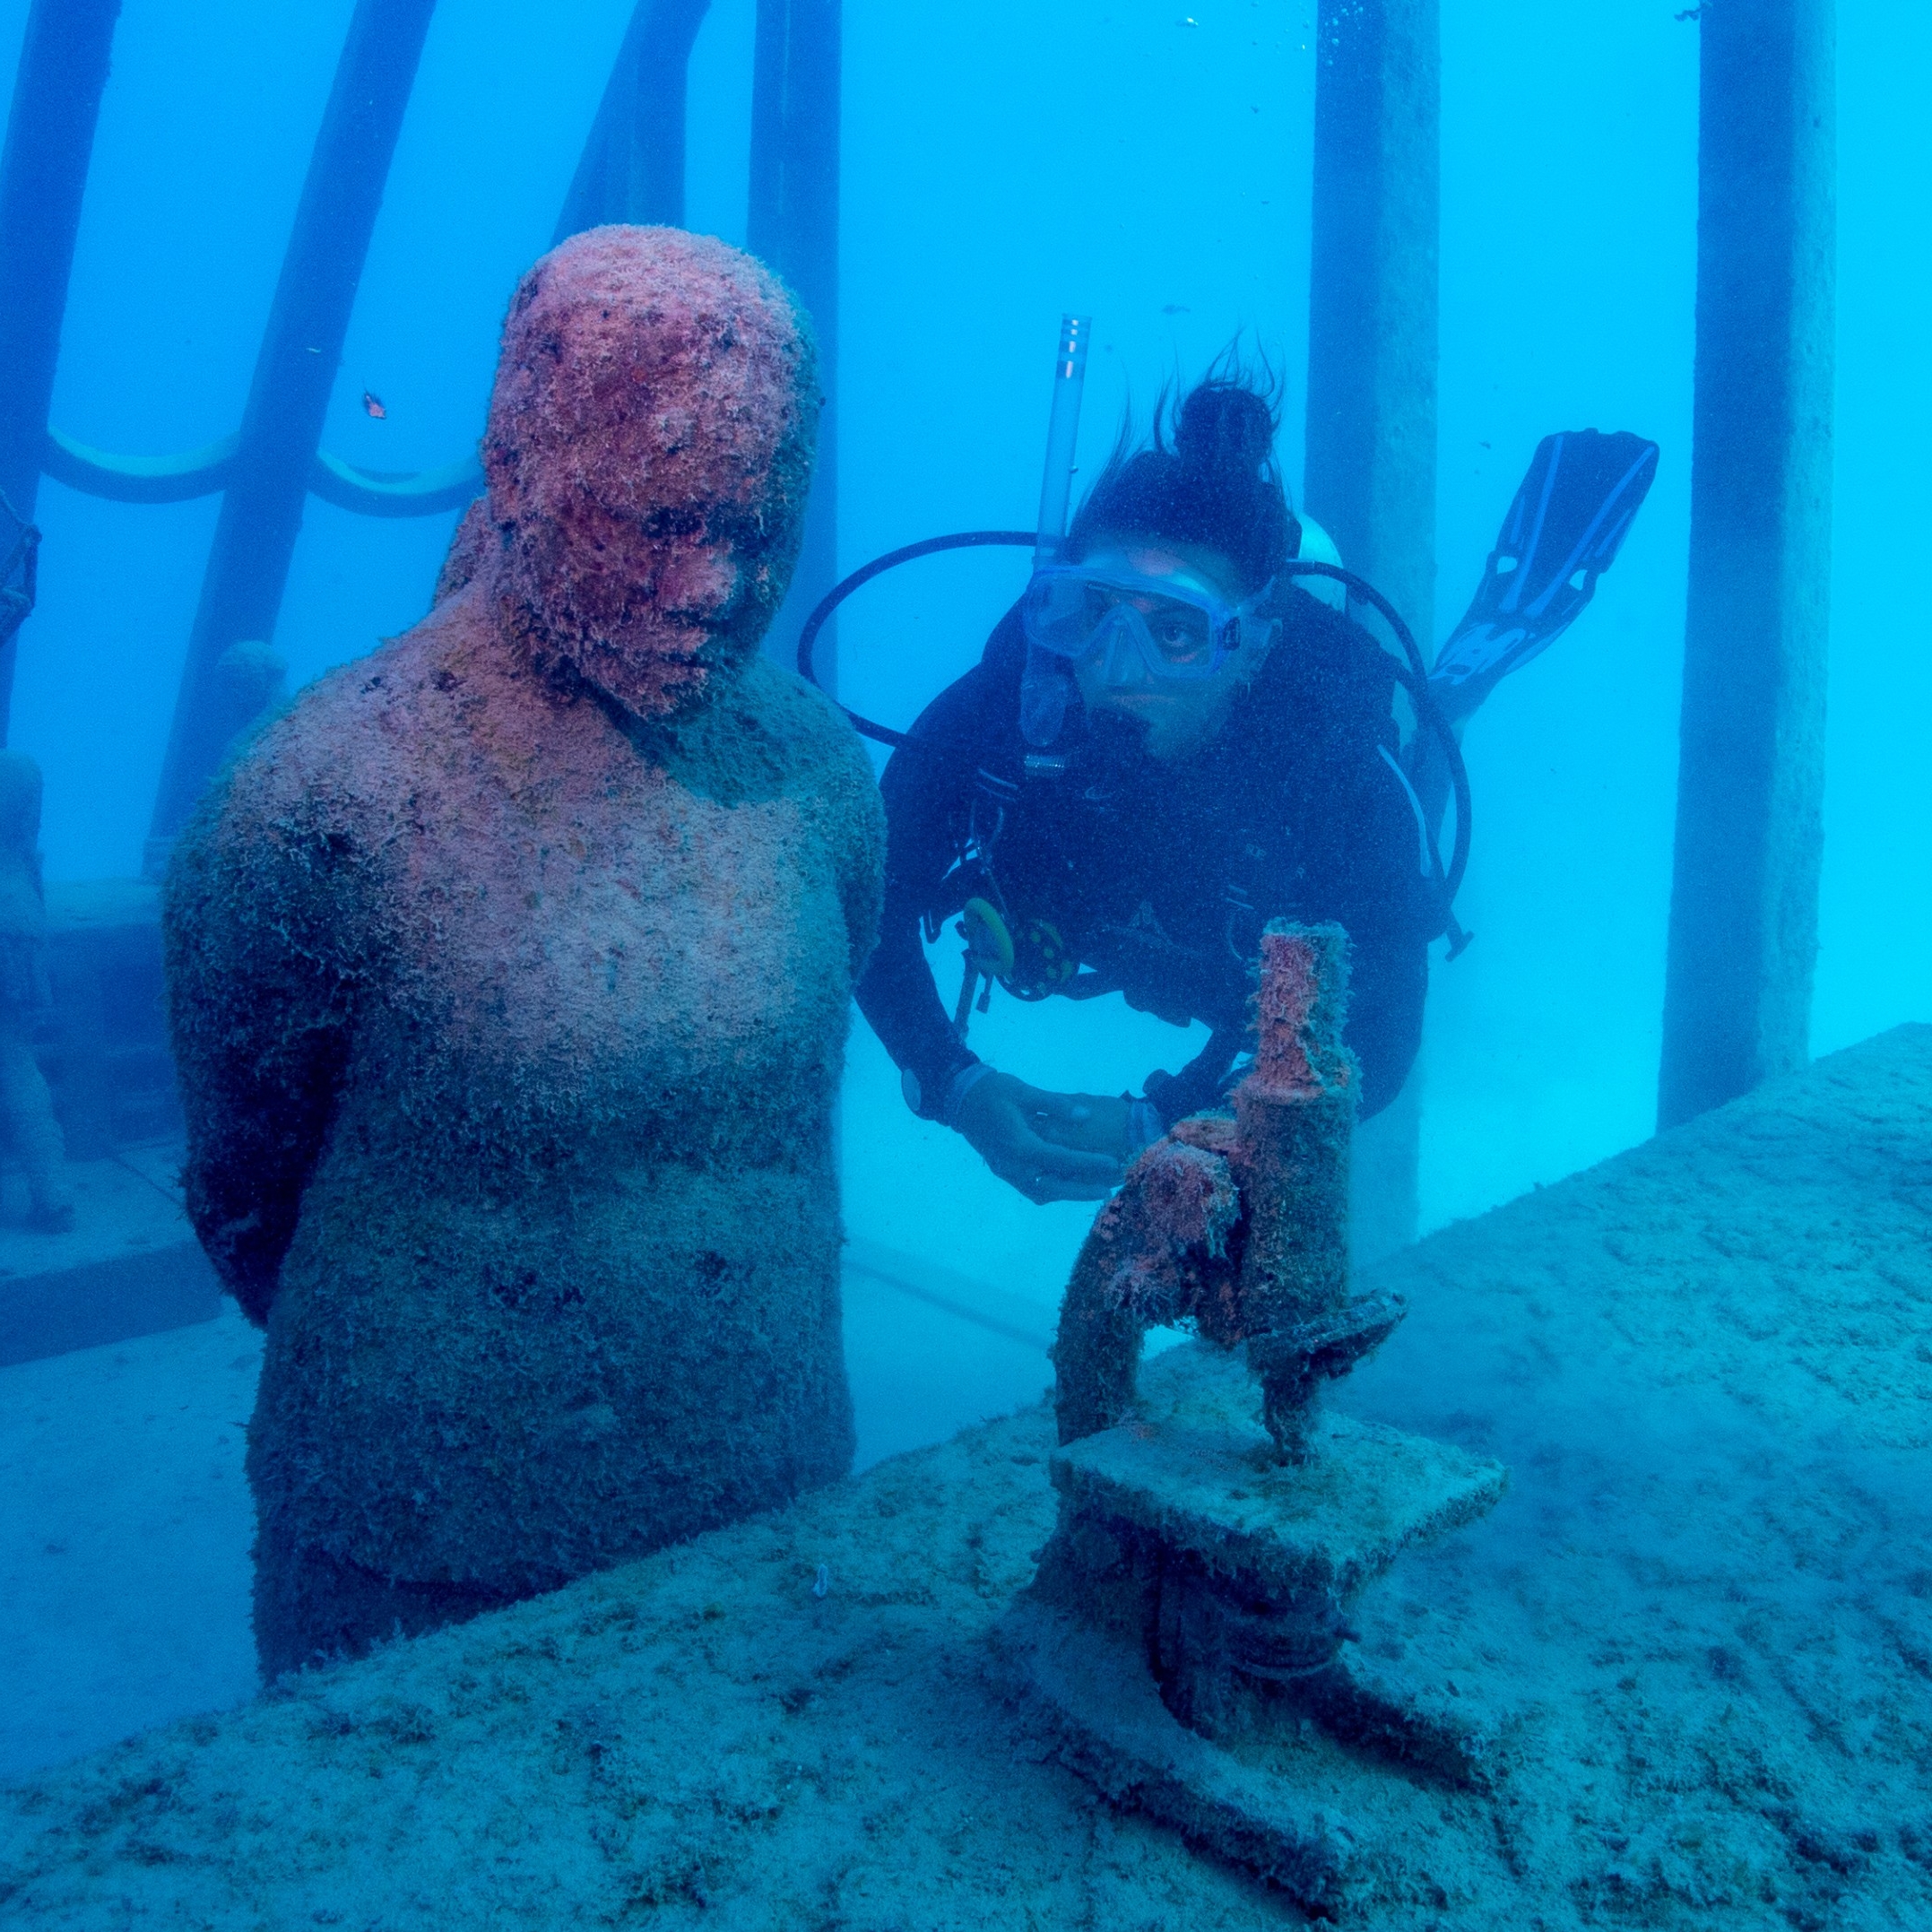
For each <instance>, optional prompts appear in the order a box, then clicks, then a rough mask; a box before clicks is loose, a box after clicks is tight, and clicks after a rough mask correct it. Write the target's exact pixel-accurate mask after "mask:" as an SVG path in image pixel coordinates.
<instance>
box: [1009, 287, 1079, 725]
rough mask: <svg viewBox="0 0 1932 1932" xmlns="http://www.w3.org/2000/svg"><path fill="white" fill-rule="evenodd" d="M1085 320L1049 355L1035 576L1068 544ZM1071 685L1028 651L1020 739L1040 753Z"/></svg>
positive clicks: (1073, 322) (1069, 320) (1064, 333)
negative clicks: (1048, 399) (1048, 403)
mask: <svg viewBox="0 0 1932 1932" xmlns="http://www.w3.org/2000/svg"><path fill="white" fill-rule="evenodd" d="M1092 326H1093V322H1092V318H1091V317H1090V316H1061V318H1060V345H1059V347H1058V348H1057V349H1056V350H1055V351H1054V352H1053V410H1052V412H1051V413H1050V414H1049V415H1048V417H1047V419H1046V472H1045V474H1044V475H1043V476H1042V478H1041V479H1040V523H1039V533H1038V534H1037V536H1036V537H1035V540H1034V546H1033V567H1034V569H1035V572H1036V573H1037V572H1039V571H1042V570H1045V569H1048V568H1050V567H1052V566H1053V564H1055V563H1057V562H1058V561H1059V559H1060V550H1061V545H1062V544H1063V543H1064V542H1065V541H1067V508H1068V506H1069V504H1070V503H1071V501H1072V500H1073V457H1074V452H1075V448H1076V446H1077V445H1078V443H1079V434H1080V398H1081V396H1082V394H1084V393H1085V391H1086V388H1087V331H1088V330H1089V329H1090V328H1091V327H1092ZM1072 695H1073V680H1072V678H1071V676H1070V673H1069V671H1068V668H1067V666H1066V664H1065V663H1063V662H1062V661H1061V660H1060V659H1058V658H1055V657H1053V656H1052V655H1051V654H1048V653H1046V652H1044V651H1040V650H1036V649H1035V647H1034V645H1031V644H1030V643H1029V644H1028V645H1027V668H1026V670H1025V671H1022V672H1021V674H1020V680H1019V735H1020V736H1021V737H1022V738H1024V739H1025V740H1026V741H1027V743H1028V744H1029V745H1032V746H1034V747H1035V749H1038V748H1039V747H1041V746H1044V745H1050V744H1052V743H1053V741H1054V740H1055V739H1056V738H1058V737H1059V736H1060V733H1061V727H1062V726H1063V725H1064V724H1065V723H1066V722H1067V701H1068V699H1069V698H1070V697H1072Z"/></svg>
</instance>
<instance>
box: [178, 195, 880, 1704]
mask: <svg viewBox="0 0 1932 1932" xmlns="http://www.w3.org/2000/svg"><path fill="white" fill-rule="evenodd" d="M818 410H819V391H818V384H817V379H816V375H815V368H814V354H813V349H812V344H811V341H810V335H809V334H808V333H807V330H806V326H805V325H804V323H803V322H802V320H801V316H800V314H799V312H798V310H797V309H796V308H795V307H794V305H793V302H792V300H791V299H790V297H789V296H788V295H787V294H786V292H785V290H784V288H783V286H782V285H781V284H780V283H779V282H776V281H775V279H774V278H773V277H772V276H771V275H770V274H768V273H767V272H766V271H765V270H764V269H763V268H761V267H760V266H759V265H758V264H757V263H755V262H753V261H752V260H750V259H749V257H748V256H743V255H741V254H739V253H738V252H737V251H736V250H734V249H732V248H728V247H724V246H723V245H722V244H720V243H718V242H715V241H710V240H706V239H704V238H699V237H697V236H692V235H689V234H685V233H682V232H680V231H678V230H670V229H639V228H605V229H599V230H593V231H591V232H590V233H588V234H585V235H580V236H577V237H576V238H574V239H572V240H570V241H567V242H566V243H564V244H563V245H562V246H561V247H559V248H557V249H556V250H554V251H553V252H552V253H551V254H550V255H549V256H545V258H544V259H543V260H542V261H541V262H540V263H539V264H537V266H536V267H535V268H534V269H533V270H532V271H531V273H529V274H528V275H527V276H526V277H525V278H524V282H523V283H522V285H521V286H520V287H519V288H518V290H517V291H516V295H515V300H514V301H513V303H512V305H511V309H510V314H509V318H508V321H507V324H506V326H505V331H504V339H503V351H502V357H501V360H500V361H499V363H498V370H497V378H496V386H495V391H494V394H493V395H492V398H491V403H490V410H489V427H488V431H487V435H486V438H485V443H484V452H483V454H484V468H485V472H486V475H487V478H488V482H489V497H488V499H487V505H486V507H485V508H483V509H482V510H481V511H478V512H476V513H475V514H474V515H472V518H471V520H470V521H469V522H468V524H466V525H465V531H466V538H467V541H469V542H470V545H471V550H472V554H471V555H470V556H469V558H468V559H467V563H466V567H465V571H464V581H463V582H462V583H461V585H459V586H456V587H454V588H451V589H450V590H449V593H448V594H447V595H446V596H445V597H444V599H443V601H441V602H439V603H438V605H437V606H436V608H435V609H434V610H433V611H432V612H431V614H430V615H429V617H428V618H426V619H424V620H423V621H422V622H421V623H420V624H419V625H418V626H417V627H416V628H414V629H413V630H412V631H410V632H409V633H407V634H406V635H405V636H403V637H400V638H398V639H396V640H394V642H393V643H390V644H388V645H385V646H384V647H383V648H382V649H380V650H378V651H377V653H376V654H374V655H373V656H370V657H366V658H364V659H362V660H360V662H358V663H353V664H351V665H348V666H346V667H344V668H342V669H341V670H339V671H335V672H334V673H333V674H332V675H330V676H328V677H325V678H324V679H322V680H319V681H318V682H317V683H316V684H314V685H312V686H310V687H309V688H308V689H307V690H306V691H305V692H304V693H303V694H302V695H301V696H300V697H299V698H298V699H297V700H296V701H295V703H294V705H293V706H292V707H291V708H290V710H289V711H288V712H287V713H286V714H285V715H283V716H282V717H281V718H279V719H277V720H276V721H275V722H274V723H272V724H270V725H269V726H268V728H267V729H266V730H265V731H264V732H263V734H262V735H261V737H260V738H259V739H258V740H257V741H256V743H255V745H254V746H253V747H252V748H251V749H249V751H248V752H247V754H246V755H245V756H244V757H243V758H241V759H240V761H239V762H238V764H237V765H236V766H235V767H233V768H232V770H231V771H230V773H229V774H228V775H227V776H226V777H225V778H224V779H223V780H222V781H221V783H220V784H218V786H217V788H216V790H215V792H214V793H213V794H212V796H211V797H210V799H209V800H208V801H207V802H206V803H205V804H204V807H203V809H202V810H201V812H200V814H199V816H198V817H197V819H195V822H194V824H193V825H192V826H191V827H190V828H189V829H188V831H187V832H186V834H185V835H184V836H183V838H182V840H181V842H180V845H179V846H178V850H177V853H176V854H175V859H174V864H173V869H172V871H171V873H170V875H169V882H168V889H167V897H166V906H165V914H164V920H165V932H166V942H167V951H168V968H169V1001H170V1014H171V1024H172V1027H173V1033H174V1039H175V1044H176V1050H177V1053H178V1059H179V1063H180V1070H181V1081H182V1089H183V1097H184V1101H185V1104H186V1112H187V1119H188V1126H189V1154H188V1164H187V1173H186V1185H187V1191H188V1201H189V1208H190V1211H191V1213H192V1214H193V1217H194V1220H195V1227H196V1229H197V1231H198V1232H199V1234H200V1235H201V1239H202V1242H203V1243H204V1246H205V1247H206V1249H207V1251H208V1252H209V1254H210V1255H211V1257H212V1259H213V1261H214V1263H215V1265H216V1267H217V1269H219V1270H220V1272H221V1277H222V1278H223V1280H224V1281H225V1283H226V1284H227V1286H228V1287H229V1288H230V1290H231V1291H232V1293H233V1294H234V1295H235V1296H236V1297H237V1299H238V1301H239V1302H240V1304H241V1305H242V1307H243V1309H244V1310H245V1311H246V1312H247V1313H248V1314H249V1315H250V1316H251V1317H252V1318H253V1319H254V1320H255V1321H257V1322H259V1323H261V1324H263V1325H264V1327H265V1328H266V1330H267V1354H266V1359H265V1363H264V1370H263V1376H262V1383H261V1391H260V1396H259V1399H258V1403H257V1407H256V1416H255V1420H254V1423H253V1425H252V1427H251V1430H250V1434H249V1449H248V1472H249V1478H250V1481H251V1483H252V1485H253V1486H254V1490H255V1495H256V1504H257V1512H258V1521H259V1532H258V1542H257V1546H256V1606H255V1607H256V1640H257V1646H258V1650H259V1653H260V1657H261V1660H262V1664H263V1668H264V1671H265V1672H266V1673H267V1674H269V1675H270V1676H274V1675H277V1674H279V1673H280V1672H282V1671H283V1670H286V1669H289V1668H295V1667H299V1666H302V1665H305V1664H307V1663H309V1662H310V1661H312V1660H316V1659H325V1658H331V1657H335V1656H341V1655H352V1654H355V1653H357V1652H359V1651H361V1650H366V1649H367V1648H368V1646H369V1645H370V1644H372V1643H374V1642H378V1641H380V1640H382V1639H384V1638H386V1637H387V1636H390V1635H391V1634H394V1633H413V1632H417V1631H420V1630H424V1629H428V1628H430V1627H433V1626H435V1625H438V1624H446V1623H449V1622H454V1621H455V1620H457V1619H459V1618H462V1617H464V1616H469V1615H472V1614H473V1613H475V1612H476V1611H478V1610H481V1609H482V1608H485V1607H489V1606H491V1605H495V1604H500V1603H504V1602H507V1601H509V1600H511V1599H513V1598H518V1597H522V1596H525V1595H528V1594H530V1593H532V1592H534V1591H538V1590H546V1589H550V1588H552V1587H555V1586H556V1585H559V1584H561V1583H562V1582H564V1581H567V1579H569V1578H572V1577H575V1576H577V1575H579V1574H581V1573H583V1572H585V1571H588V1570H592V1569H595V1568H597V1567H599V1566H602V1565H604V1564H610V1563H612V1562H615V1561H618V1560H619V1559H622V1558H625V1557H629V1556H635V1555H640V1554H642V1553H644V1552H645V1551H648V1550H650V1549H652V1548H654V1547H656V1546H660V1545H663V1544H664V1543H667V1542H670V1541H671V1540H673V1539H676V1538H683V1537H688V1536H690V1535H692V1534H694V1533H695V1532H697V1531H699V1530H703V1529H708V1528H710V1527H712V1526H713V1525H715V1524H719V1523H723V1522H728V1521H730V1520H733V1519H734V1518H738V1517H741V1516H743V1515H745V1514H747V1513H749V1512H752V1511H756V1510H759V1509H763V1508H767V1507H769V1506H771V1505H774V1504H776V1503H781V1502H783V1501H784V1500H785V1499H786V1498H787V1497H789V1496H791V1495H793V1494H794V1493H796V1492H797V1491H798V1490H800V1489H801V1488H802V1487H804V1486H808V1485H811V1484H817V1483H823V1482H826V1481H827V1480H830V1479H832V1478H834V1477H837V1476H839V1475H840V1474H842V1473H843V1472H844V1471H845V1468H847V1467H848V1465H849V1462H850V1458H851V1453H852V1447H853V1433H852V1417H851V1404H850V1399H849V1396H848V1394H847V1391H846V1386H845V1368H844V1363H843V1358H842V1353H841V1346H840V1329H839V1270H838V1257H839V1241H840V1230H839V1219H838V1200H837V1183H836V1174H835V1170H834V1165H833V1154H832V1141H831V1109H832V1102H833V1096H834V1093H835V1089H836V1082H837V1079H838V1075H839V1070H840V1065H841V1061H842V1058H843V1054H844V1045H845V1032H846V1025H847V1015H848V1012H849V1009H850V1001H851V992H852V985H853V977H854V975H855V974H856V973H857V971H858V970H859V968H860V967H861V966H862V964H863V962H864V959H865V957H866V955H867V953H868V951H869V949H870V948H871V943H872V938H873V932H874V927H875V923H876V918H877V912H878V902H879V873H880V866H881V846H882V838H883V833H882V827H881V819H880V811H879V803H878V799H877V793H876V791H875V789H874V786H873V783H872V778H871V768H870V767H869V765H868V763H867V761H866V758H865V757H864V755H863V753H862V749H861V747H860V745H859V742H858V740H857V739H856V738H855V737H854V736H853V733H852V732H851V731H850V729H849V728H848V727H847V725H846V724H845V722H844V720H843V719H842V718H841V717H840V716H839V715H838V713H837V712H836V710H835V709H834V708H833V707H832V706H830V705H829V704H827V702H826V700H825V699H823V698H822V697H819V695H818V694H817V693H816V692H815V691H813V690H811V689H809V688H808V687H807V686H805V685H804V684H803V683H802V682H801V680H798V679H796V678H794V677H793V676H792V675H791V674H790V673H789V672H787V671H783V670H781V669H779V668H778V667H777V666H776V665H775V664H774V663H771V662H769V661H768V660H767V659H765V658H762V657H761V656H759V654H758V645H759V643H760V640H761V639H762V638H763V637H764V635H765V632H766V630H767V627H768V626H769V624H770V622H771V619H772V616H773V614H774V612H775V611H776V610H777V608H778V605H779V602H780V601H781V599H782V598H783V596H784V592H785V589H786V586H787V584H788V582H789V580H790V578H791V575H792V569H793V563H794V561H795V559H796V557H797V552H798V546H799V538H800V531H801V519H802V516H803V513H804V507H805V496H806V489H807V487H808V484H809V481H810V465H811V455H812V446H813V440H814V437H815V433H816V424H817V417H818Z"/></svg>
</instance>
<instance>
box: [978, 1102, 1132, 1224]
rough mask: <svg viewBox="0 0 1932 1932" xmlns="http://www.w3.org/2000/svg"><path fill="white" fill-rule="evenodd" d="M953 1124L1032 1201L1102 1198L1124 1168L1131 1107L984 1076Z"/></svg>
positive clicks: (995, 1168) (1121, 1103)
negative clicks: (1052, 1092)
mask: <svg viewBox="0 0 1932 1932" xmlns="http://www.w3.org/2000/svg"><path fill="white" fill-rule="evenodd" d="M953 1125H954V1126H955V1127H957V1129H958V1130H959V1131H960V1132H961V1133H963V1134H964V1135H965V1136H966V1139H968V1140H970V1141H971V1142H972V1143H973V1145H974V1146H975V1148H978V1149H979V1151H980V1153H981V1154H982V1155H983V1157H985V1162H986V1165H988V1166H989V1167H991V1168H992V1171H993V1172H994V1173H995V1174H998V1175H999V1176H1000V1178H1001V1180H1002V1181H1005V1182H1008V1183H1010V1184H1011V1185H1012V1186H1014V1187H1017V1188H1018V1190H1019V1191H1020V1192H1021V1193H1022V1194H1024V1195H1025V1196H1026V1197H1027V1200H1031V1201H1043V1202H1044V1201H1049V1200H1105V1199H1106V1198H1107V1196H1108V1195H1109V1194H1111V1193H1112V1192H1113V1190H1114V1189H1115V1188H1117V1187H1118V1186H1119V1185H1120V1184H1121V1177H1122V1174H1125V1173H1126V1171H1127V1161H1128V1156H1129V1149H1128V1145H1127V1138H1128V1103H1127V1102H1126V1101H1124V1100H1111V1099H1107V1098H1105V1097H1104V1096H1101V1095H1098V1094H1050V1093H1047V1092H1045V1091H1044V1090H1043V1089H1042V1088H1040V1087H1028V1086H1027V1083H1026V1082H1025V1081H1024V1080H1016V1079H1014V1078H1013V1076H1012V1075H1011V1074H1010V1073H983V1074H982V1075H981V1076H980V1077H979V1079H976V1080H975V1081H974V1082H973V1084H972V1085H971V1086H970V1087H967V1088H966V1092H965V1093H964V1094H963V1095H961V1096H960V1099H959V1107H958V1112H957V1114H956V1115H955V1116H954V1119H953Z"/></svg>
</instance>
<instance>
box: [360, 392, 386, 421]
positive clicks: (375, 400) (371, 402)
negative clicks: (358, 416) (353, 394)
mask: <svg viewBox="0 0 1932 1932" xmlns="http://www.w3.org/2000/svg"><path fill="white" fill-rule="evenodd" d="M362 410H363V413H364V414H365V415H369V416H373V417H375V419H376V420H377V422H383V421H386V420H387V419H388V415H389V412H388V411H387V410H386V409H385V408H384V407H383V399H382V398H381V397H380V396H379V395H377V394H376V392H375V391H374V390H373V389H365V390H364V391H363V392H362Z"/></svg>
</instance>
